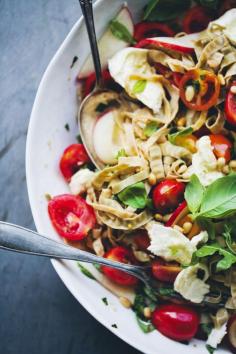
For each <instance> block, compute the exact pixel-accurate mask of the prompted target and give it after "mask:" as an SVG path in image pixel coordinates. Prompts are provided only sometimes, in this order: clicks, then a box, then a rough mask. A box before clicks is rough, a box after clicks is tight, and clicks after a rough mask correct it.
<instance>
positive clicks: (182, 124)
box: [177, 117, 186, 127]
mask: <svg viewBox="0 0 236 354" xmlns="http://www.w3.org/2000/svg"><path fill="white" fill-rule="evenodd" d="M185 125H186V118H184V117H182V118H180V119H178V121H177V126H178V127H185Z"/></svg>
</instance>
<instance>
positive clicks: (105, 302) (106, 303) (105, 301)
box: [102, 297, 108, 306]
mask: <svg viewBox="0 0 236 354" xmlns="http://www.w3.org/2000/svg"><path fill="white" fill-rule="evenodd" d="M102 301H103V302H104V304H105V305H106V306H108V301H107V298H106V297H103V298H102Z"/></svg>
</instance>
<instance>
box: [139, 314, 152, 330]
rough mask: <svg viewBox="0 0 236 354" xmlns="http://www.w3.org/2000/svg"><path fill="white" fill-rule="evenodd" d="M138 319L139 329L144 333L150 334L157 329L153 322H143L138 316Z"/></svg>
mask: <svg viewBox="0 0 236 354" xmlns="http://www.w3.org/2000/svg"><path fill="white" fill-rule="evenodd" d="M136 319H137V322H138V325H139V327H140V328H141V330H142V331H143V332H144V333H150V332H152V331H154V330H155V327H154V326H153V324H152V322H151V321H147V320H142V319H141V318H140V317H138V316H137V315H136Z"/></svg>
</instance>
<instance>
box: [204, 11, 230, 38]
mask: <svg viewBox="0 0 236 354" xmlns="http://www.w3.org/2000/svg"><path fill="white" fill-rule="evenodd" d="M217 27H218V28H220V29H221V30H223V33H224V34H225V36H226V37H227V38H228V39H229V40H230V42H232V43H233V44H236V9H231V10H229V11H227V12H226V13H225V14H224V15H223V16H221V17H220V18H218V19H217V20H216V21H212V22H211V23H210V24H209V27H208V28H209V29H210V30H214V29H216V30H217Z"/></svg>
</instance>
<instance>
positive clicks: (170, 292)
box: [159, 288, 176, 297]
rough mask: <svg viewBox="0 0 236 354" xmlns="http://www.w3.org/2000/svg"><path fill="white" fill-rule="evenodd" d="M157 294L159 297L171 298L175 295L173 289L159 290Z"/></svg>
mask: <svg viewBox="0 0 236 354" xmlns="http://www.w3.org/2000/svg"><path fill="white" fill-rule="evenodd" d="M159 294H160V295H161V296H168V297H171V296H173V295H175V294H176V292H175V291H174V289H173V288H160V289H159Z"/></svg>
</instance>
